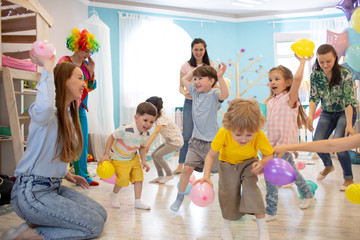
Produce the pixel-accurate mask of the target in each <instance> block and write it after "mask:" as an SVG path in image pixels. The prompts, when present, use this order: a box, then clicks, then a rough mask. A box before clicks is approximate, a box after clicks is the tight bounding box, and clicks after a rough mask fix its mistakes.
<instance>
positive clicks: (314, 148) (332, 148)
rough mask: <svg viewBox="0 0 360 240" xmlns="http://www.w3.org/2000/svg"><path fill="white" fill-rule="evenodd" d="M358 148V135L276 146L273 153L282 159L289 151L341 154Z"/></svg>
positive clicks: (359, 143)
mask: <svg viewBox="0 0 360 240" xmlns="http://www.w3.org/2000/svg"><path fill="white" fill-rule="evenodd" d="M359 146H360V134H357V135H354V136H351V137H343V138H337V139H329V140H320V141H315V142H309V143H301V144H295V145H284V146H276V147H275V148H274V153H276V154H277V155H278V157H282V156H283V155H284V154H285V153H286V152H289V151H306V152H322V153H329V152H343V151H347V150H350V149H353V148H357V147H359Z"/></svg>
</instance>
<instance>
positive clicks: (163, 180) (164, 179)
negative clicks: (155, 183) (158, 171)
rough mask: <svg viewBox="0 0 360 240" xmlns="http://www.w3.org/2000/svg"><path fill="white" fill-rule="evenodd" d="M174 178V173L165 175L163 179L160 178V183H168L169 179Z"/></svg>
mask: <svg viewBox="0 0 360 240" xmlns="http://www.w3.org/2000/svg"><path fill="white" fill-rule="evenodd" d="M173 178H174V175H171V176H165V177H163V178H162V179H160V180H159V183H161V184H164V183H167V182H168V181H170V180H171V179H173Z"/></svg>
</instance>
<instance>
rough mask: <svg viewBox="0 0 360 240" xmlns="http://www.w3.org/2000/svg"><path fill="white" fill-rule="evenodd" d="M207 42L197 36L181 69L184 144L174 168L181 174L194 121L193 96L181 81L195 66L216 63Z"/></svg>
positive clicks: (175, 171)
mask: <svg viewBox="0 0 360 240" xmlns="http://www.w3.org/2000/svg"><path fill="white" fill-rule="evenodd" d="M206 47H207V45H206V43H205V41H204V40H203V39H201V38H195V39H194V40H193V41H192V42H191V58H190V60H189V61H187V62H185V63H184V64H183V65H182V66H181V69H180V87H179V91H180V93H181V94H183V95H184V96H185V102H184V107H183V137H184V145H183V146H182V148H181V149H180V154H179V165H178V166H177V168H176V169H175V170H174V174H180V173H181V172H182V168H183V165H184V162H185V158H186V154H187V151H188V146H189V140H190V138H191V136H192V132H193V127H194V123H193V120H192V97H191V95H190V94H189V92H188V91H187V90H186V89H185V88H184V85H183V84H182V83H181V79H182V78H183V77H184V76H185V75H186V74H187V73H188V72H190V71H192V70H193V69H194V68H196V67H198V66H202V65H209V66H212V67H214V64H213V63H211V62H210V59H209V56H208V53H207V50H206Z"/></svg>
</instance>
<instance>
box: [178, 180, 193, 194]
mask: <svg viewBox="0 0 360 240" xmlns="http://www.w3.org/2000/svg"><path fill="white" fill-rule="evenodd" d="M179 183H180V182H178V184H177V188H178V189H179ZM191 187H192V186H191V183H188V185H187V186H186V189H185V195H188V194H190V191H191Z"/></svg>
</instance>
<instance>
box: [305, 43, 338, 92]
mask: <svg viewBox="0 0 360 240" xmlns="http://www.w3.org/2000/svg"><path fill="white" fill-rule="evenodd" d="M329 52H331V53H332V55H333V56H334V57H335V62H334V66H333V68H332V69H331V72H332V76H331V79H329V80H330V82H329V89H330V88H332V87H333V86H335V85H339V84H340V82H341V71H340V69H341V68H344V67H343V66H341V65H340V64H339V63H338V59H339V58H338V55H337V53H336V51H335V48H334V47H333V46H331V45H330V44H323V45H321V46H320V47H319V48H318V50H317V51H316V55H324V54H327V53H329ZM312 70H313V71H319V70H322V69H321V66H320V63H319V60H318V58H316V61H315V63H314V65H313V67H312Z"/></svg>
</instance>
